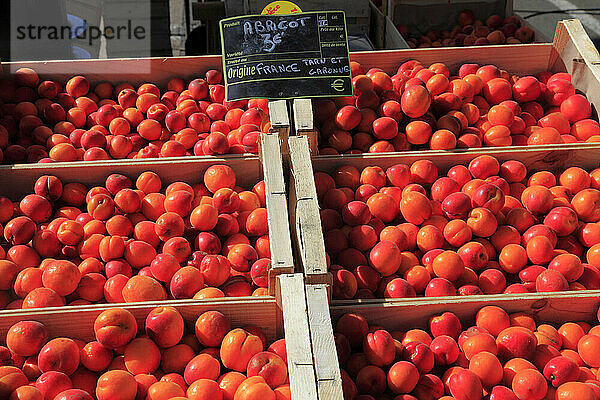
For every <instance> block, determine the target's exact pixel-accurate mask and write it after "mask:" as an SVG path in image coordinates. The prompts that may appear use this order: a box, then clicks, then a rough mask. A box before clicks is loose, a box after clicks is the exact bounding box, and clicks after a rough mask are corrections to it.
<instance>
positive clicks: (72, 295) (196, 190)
mask: <svg viewBox="0 0 600 400" xmlns="http://www.w3.org/2000/svg"><path fill="white" fill-rule="evenodd" d="M264 190H265V187H264V181H260V182H258V183H257V184H256V185H255V186H254V187H253V188H252V190H244V189H242V188H240V187H239V186H237V185H236V176H235V172H234V171H233V170H232V169H231V168H230V167H229V166H227V165H219V164H217V165H212V166H210V167H208V169H206V171H205V172H204V179H203V183H195V184H192V185H190V184H188V183H185V182H174V183H171V184H170V185H164V184H163V182H162V181H161V178H160V176H158V175H157V174H156V173H154V172H149V171H148V172H144V173H142V174H140V175H139V176H138V177H137V179H135V181H133V180H131V179H130V178H129V177H126V176H124V175H120V174H112V175H110V176H108V177H107V178H106V181H105V182H104V185H103V186H96V187H93V188H87V187H85V186H84V185H82V184H80V183H73V182H71V183H66V182H61V180H60V179H58V178H57V177H55V176H50V175H45V176H42V177H40V178H39V179H38V180H37V181H36V183H35V187H34V193H32V194H28V195H26V196H25V197H23V198H22V199H20V201H16V202H12V201H11V200H10V199H8V198H6V197H0V224H2V225H1V226H2V227H3V229H1V231H3V238H2V240H1V241H0V309H5V308H7V309H15V308H40V307H56V306H63V305H65V304H69V305H82V304H90V303H106V302H108V303H119V302H136V301H161V300H166V299H190V298H194V299H202V298H213V297H223V296H250V295H257V296H260V295H265V294H266V293H267V291H268V290H267V286H268V279H267V270H268V268H269V265H270V256H271V254H270V247H269V246H270V245H269V235H268V225H267V210H266V208H265V207H266V205H265V191H264Z"/></svg>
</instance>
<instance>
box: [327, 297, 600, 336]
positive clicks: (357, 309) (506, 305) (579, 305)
mask: <svg viewBox="0 0 600 400" xmlns="http://www.w3.org/2000/svg"><path fill="white" fill-rule="evenodd" d="M487 305H496V306H499V307H502V308H503V309H504V310H506V311H507V312H509V313H513V312H519V311H525V312H530V313H532V314H534V315H535V316H536V317H538V318H539V320H540V321H547V322H555V323H564V322H567V321H590V322H592V321H597V317H596V312H597V311H598V306H599V305H600V291H599V290H587V291H572V292H560V293H530V294H503V295H488V296H465V297H439V298H436V299H428V298H422V299H404V301H403V300H385V301H381V300H380V301H371V300H364V301H361V302H360V303H356V302H348V301H344V302H335V303H334V304H333V306H332V307H331V316H332V319H333V323H334V325H335V323H336V322H337V320H338V319H339V318H340V317H341V316H342V315H344V314H346V313H348V312H354V313H359V314H361V315H363V316H364V317H365V318H366V319H367V320H368V321H369V323H370V324H376V325H381V326H384V327H385V328H386V329H391V330H408V329H411V328H424V327H426V326H427V323H428V321H429V317H431V316H433V315H435V314H440V313H442V312H445V311H451V312H453V313H455V314H456V315H457V316H458V317H459V318H460V319H461V320H472V319H473V318H474V316H475V314H476V313H477V311H478V310H479V309H480V308H481V307H483V306H487Z"/></svg>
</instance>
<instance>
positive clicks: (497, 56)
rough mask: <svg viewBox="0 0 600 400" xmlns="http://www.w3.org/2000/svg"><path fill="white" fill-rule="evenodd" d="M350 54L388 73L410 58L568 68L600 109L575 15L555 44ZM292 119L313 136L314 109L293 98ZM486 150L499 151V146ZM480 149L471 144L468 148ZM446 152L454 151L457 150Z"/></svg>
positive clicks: (588, 44)
mask: <svg viewBox="0 0 600 400" xmlns="http://www.w3.org/2000/svg"><path fill="white" fill-rule="evenodd" d="M350 59H351V60H352V61H357V62H359V63H361V64H362V65H363V67H364V68H365V69H366V70H368V69H370V68H375V67H377V68H381V69H382V70H384V71H385V72H387V73H388V74H390V75H393V74H395V73H396V71H397V69H398V66H399V65H400V64H401V63H403V62H404V61H407V60H411V59H415V60H418V61H420V62H422V63H423V64H424V65H430V64H433V63H435V62H443V63H445V64H446V65H447V66H448V67H449V68H450V70H453V71H454V70H456V69H458V67H459V66H460V65H461V64H464V63H469V62H473V63H479V64H494V65H496V66H498V67H499V68H501V69H505V70H507V71H509V72H510V73H515V74H534V73H537V72H540V71H543V70H549V71H553V72H568V73H570V74H571V75H572V79H571V81H572V83H573V85H574V86H575V88H576V89H578V90H580V91H582V92H583V93H585V94H586V96H587V98H588V100H589V101H590V102H591V103H592V105H593V107H594V108H595V110H599V109H600V55H599V54H598V51H597V50H596V48H595V47H594V44H593V43H592V41H591V40H590V38H589V36H588V35H587V34H586V32H585V30H584V29H583V26H582V25H581V22H580V21H579V20H576V19H570V20H564V21H561V22H559V23H558V25H557V27H556V33H555V35H554V42H553V43H543V44H522V45H510V46H472V47H453V48H438V49H416V50H390V51H378V52H360V53H352V54H351V55H350ZM294 120H295V121H296V122H295V124H296V126H299V125H300V126H301V127H302V128H301V130H300V131H298V132H300V133H301V134H308V135H313V136H314V135H316V127H315V125H314V123H313V120H312V108H311V107H309V106H308V103H307V102H298V101H296V104H295V108H294ZM298 121H300V122H298ZM316 142H317V141H316V138H314V139H313V140H311V150H312V151H313V153H314V154H317V151H318V150H317V148H316V147H314V145H315V144H316ZM569 146H570V145H566V147H569ZM527 148H530V146H512V147H510V150H511V151H521V150H524V149H527ZM488 149H496V150H497V151H501V149H502V148H500V147H488ZM480 150H481V149H470V150H467V152H479V151H480ZM449 152H450V153H454V152H456V150H451V151H449ZM425 154H435V151H433V150H431V151H427V152H425Z"/></svg>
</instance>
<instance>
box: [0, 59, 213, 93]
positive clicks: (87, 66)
mask: <svg viewBox="0 0 600 400" xmlns="http://www.w3.org/2000/svg"><path fill="white" fill-rule="evenodd" d="M22 67H27V68H33V69H34V70H36V71H38V73H39V75H40V79H42V80H43V79H56V80H58V81H60V82H62V83H65V82H66V81H67V80H68V79H70V78H71V77H72V76H73V75H74V74H73V73H72V71H77V73H78V74H79V75H84V76H85V77H86V78H87V79H88V80H89V81H90V83H91V84H92V85H95V84H97V83H99V82H111V83H120V82H129V83H131V84H133V85H139V84H141V83H146V82H152V83H154V84H156V85H158V86H159V87H166V84H167V82H168V81H169V79H171V78H172V77H174V76H180V77H182V78H185V79H194V78H197V77H199V76H201V75H202V74H204V73H205V72H206V71H208V70H209V69H218V70H222V69H223V59H222V57H221V56H220V55H215V56H188V57H151V58H121V59H114V58H113V59H98V60H64V61H29V62H8V63H2V70H3V72H4V73H14V71H16V70H17V69H19V68H22Z"/></svg>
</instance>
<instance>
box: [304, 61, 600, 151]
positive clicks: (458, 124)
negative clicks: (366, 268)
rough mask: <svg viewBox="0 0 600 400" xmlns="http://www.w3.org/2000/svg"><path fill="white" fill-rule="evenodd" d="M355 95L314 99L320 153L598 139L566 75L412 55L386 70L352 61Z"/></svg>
mask: <svg viewBox="0 0 600 400" xmlns="http://www.w3.org/2000/svg"><path fill="white" fill-rule="evenodd" d="M351 68H352V76H353V79H352V82H353V87H354V96H353V97H338V98H335V99H320V100H316V101H315V102H314V114H315V121H316V125H317V127H318V128H319V141H320V144H319V152H320V154H322V155H331V154H342V153H344V154H356V153H367V152H369V153H382V152H393V151H406V150H429V149H431V150H451V149H455V148H461V149H462V148H476V147H482V146H493V147H503V146H511V145H512V146H524V145H543V144H563V143H574V142H600V125H599V124H598V122H597V121H596V120H593V119H591V116H592V107H591V105H590V102H589V101H588V100H587V98H586V97H585V96H584V95H583V94H580V93H576V90H575V86H574V85H573V83H572V82H571V75H570V74H568V73H566V72H558V73H551V72H548V71H544V72H540V73H538V74H536V75H535V76H534V75H526V76H519V75H513V74H511V73H509V72H507V71H505V70H501V69H499V68H498V67H496V66H494V65H478V64H463V65H461V66H460V68H459V69H458V70H457V71H453V72H452V74H451V73H450V69H449V68H448V66H446V65H445V64H443V63H434V64H431V65H430V66H429V67H426V66H425V65H423V64H422V63H420V62H419V61H416V60H410V61H406V62H404V63H403V64H401V65H400V67H399V68H398V70H397V72H396V74H395V75H393V76H390V75H388V74H387V73H386V72H384V71H382V70H381V69H379V68H371V69H370V70H368V71H365V69H364V68H363V67H362V65H360V64H359V63H357V62H354V61H352V62H351Z"/></svg>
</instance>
